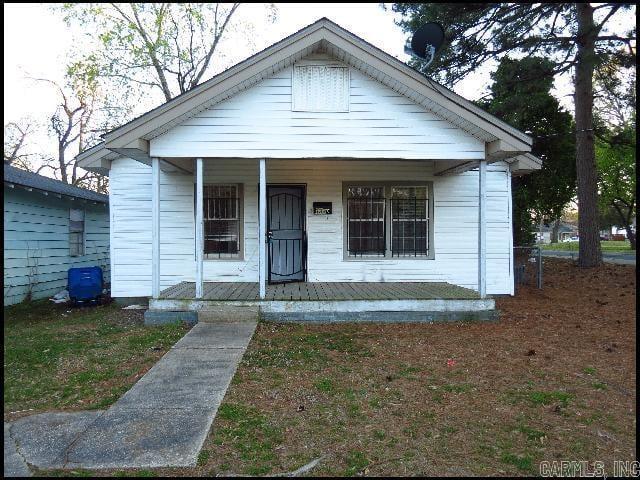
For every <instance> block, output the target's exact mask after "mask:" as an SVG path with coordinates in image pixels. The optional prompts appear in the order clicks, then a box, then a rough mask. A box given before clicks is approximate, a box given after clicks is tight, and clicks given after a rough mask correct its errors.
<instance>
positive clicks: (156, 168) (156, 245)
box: [151, 157, 160, 298]
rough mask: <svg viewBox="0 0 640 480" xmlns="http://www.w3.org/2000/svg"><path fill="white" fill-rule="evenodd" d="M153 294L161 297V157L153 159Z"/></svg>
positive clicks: (154, 296) (155, 296)
mask: <svg viewBox="0 0 640 480" xmlns="http://www.w3.org/2000/svg"><path fill="white" fill-rule="evenodd" d="M151 176H152V180H151V239H152V241H151V295H152V296H153V298H158V297H160V159H159V158H156V157H154V158H152V159H151Z"/></svg>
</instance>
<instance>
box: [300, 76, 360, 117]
mask: <svg viewBox="0 0 640 480" xmlns="http://www.w3.org/2000/svg"><path fill="white" fill-rule="evenodd" d="M292 110H293V111H294V112H348V111H349V68H348V67H342V66H334V65H300V66H298V65H296V66H295V67H294V68H293V104H292Z"/></svg>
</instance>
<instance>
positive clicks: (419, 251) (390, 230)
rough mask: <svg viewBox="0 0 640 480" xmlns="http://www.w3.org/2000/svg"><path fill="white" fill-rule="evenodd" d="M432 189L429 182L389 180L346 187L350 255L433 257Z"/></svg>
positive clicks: (346, 225)
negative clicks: (430, 197) (405, 184)
mask: <svg viewBox="0 0 640 480" xmlns="http://www.w3.org/2000/svg"><path fill="white" fill-rule="evenodd" d="M429 192H430V188H429V186H427V185H410V186H403V185H402V184H390V183H388V182H383V183H382V184H381V185H373V184H372V185H348V186H346V187H345V190H344V197H345V210H346V215H345V223H346V224H345V232H346V237H347V238H346V241H345V247H346V256H347V257H351V258H366V257H383V258H392V257H425V258H433V257H432V256H430V254H431V253H432V252H431V250H430V245H429V237H430V233H431V232H430V230H431V225H430V222H431V221H432V219H431V218H430V211H431V208H430V205H429Z"/></svg>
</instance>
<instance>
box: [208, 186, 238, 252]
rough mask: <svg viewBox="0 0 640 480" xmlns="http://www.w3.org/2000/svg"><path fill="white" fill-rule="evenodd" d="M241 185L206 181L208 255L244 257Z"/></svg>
mask: <svg viewBox="0 0 640 480" xmlns="http://www.w3.org/2000/svg"><path fill="white" fill-rule="evenodd" d="M240 187H241V186H240V185H204V192H203V193H204V198H203V208H204V212H203V220H204V255H205V258H207V259H214V258H240V251H241V237H242V205H241V203H242V189H241V188H240Z"/></svg>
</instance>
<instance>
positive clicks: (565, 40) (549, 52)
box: [392, 3, 635, 85]
mask: <svg viewBox="0 0 640 480" xmlns="http://www.w3.org/2000/svg"><path fill="white" fill-rule="evenodd" d="M605 6H606V10H604V11H602V10H601V12H600V13H601V14H602V16H603V17H604V18H606V19H607V20H608V21H609V20H610V17H609V16H606V17H605V15H606V14H607V13H611V14H612V16H613V14H614V13H616V12H618V14H622V12H625V11H627V12H631V11H632V10H634V9H635V7H634V6H633V4H631V3H619V4H614V5H611V4H609V5H604V6H603V7H605ZM392 10H393V11H394V12H398V13H400V14H401V15H402V19H401V20H400V21H399V22H398V24H399V25H400V26H401V27H402V28H403V29H404V30H405V31H406V32H414V31H415V30H416V29H417V28H418V27H420V26H421V25H424V24H425V23H427V22H438V23H440V24H441V25H442V26H443V27H444V29H445V42H444V45H443V47H442V49H441V50H440V52H438V55H437V57H436V59H435V60H434V62H433V63H432V64H431V65H430V66H429V67H428V69H429V70H428V71H429V73H430V75H433V76H434V77H435V78H436V79H438V80H439V81H442V82H443V83H445V84H447V85H454V84H455V83H456V82H458V81H460V80H461V79H462V78H464V77H465V76H466V75H468V74H470V73H472V72H474V71H476V70H477V69H478V68H479V67H480V66H482V65H483V64H484V63H485V62H487V61H488V60H500V59H501V58H503V57H504V56H505V55H509V54H525V55H527V56H532V55H535V56H543V57H545V58H547V59H548V60H550V61H552V69H551V71H547V72H545V74H548V75H556V74H558V73H563V72H566V71H568V70H569V69H570V68H572V67H573V66H574V64H575V54H576V50H577V49H576V39H575V36H574V35H575V31H576V23H577V20H576V15H575V6H574V4H572V3H535V4H534V3H394V4H393V6H392ZM626 38H630V39H633V38H635V28H633V29H632V31H630V32H624V34H621V35H620V36H619V40H615V41H609V42H607V43H604V42H602V43H600V44H599V46H600V48H599V49H598V52H597V54H598V55H599V56H601V55H603V54H606V53H607V52H612V53H613V54H614V55H616V56H617V58H620V59H621V60H623V61H626V62H627V63H629V62H635V57H633V56H632V55H629V54H628V52H627V51H626V49H620V48H618V47H619V46H620V45H621V44H623V45H624V42H625V39H626ZM599 61H601V60H599ZM411 65H412V66H413V67H414V68H416V69H417V70H419V71H422V72H426V71H427V68H426V67H425V64H424V62H422V61H419V60H415V59H414V60H412V61H411ZM541 77H542V74H539V75H537V76H536V77H535V78H536V79H538V80H542V78H541Z"/></svg>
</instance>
